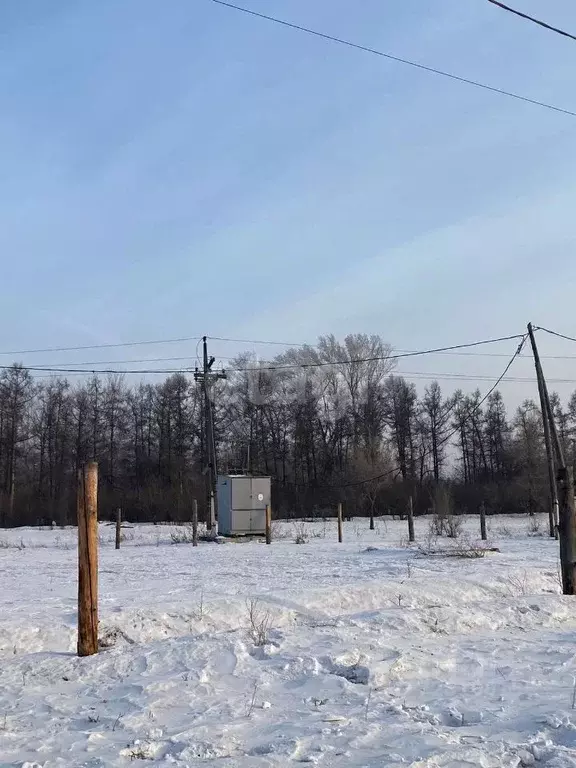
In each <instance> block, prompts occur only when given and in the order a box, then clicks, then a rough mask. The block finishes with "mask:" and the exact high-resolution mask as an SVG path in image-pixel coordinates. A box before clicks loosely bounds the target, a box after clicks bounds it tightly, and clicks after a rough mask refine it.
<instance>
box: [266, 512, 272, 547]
mask: <svg viewBox="0 0 576 768" xmlns="http://www.w3.org/2000/svg"><path fill="white" fill-rule="evenodd" d="M266 544H272V507H271V506H270V504H266Z"/></svg>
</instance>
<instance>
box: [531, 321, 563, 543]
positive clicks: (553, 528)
mask: <svg viewBox="0 0 576 768" xmlns="http://www.w3.org/2000/svg"><path fill="white" fill-rule="evenodd" d="M528 334H529V336H530V344H531V345H532V353H533V355H534V364H535V366H536V378H537V380H538V395H539V396H540V410H541V411H542V424H543V427H544V445H545V447H546V464H547V469H548V488H549V494H550V499H549V506H548V529H549V533H550V536H551V537H552V538H554V537H556V538H557V537H558V490H557V487H556V477H555V472H554V453H553V449H552V438H551V429H550V427H551V423H550V414H549V401H548V392H547V390H546V382H545V380H544V374H543V373H542V365H541V363H540V355H539V354H538V347H537V346H536V339H535V338H534V329H533V328H532V323H528ZM552 421H553V419H552Z"/></svg>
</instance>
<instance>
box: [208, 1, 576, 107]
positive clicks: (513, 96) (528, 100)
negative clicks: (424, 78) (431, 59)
mask: <svg viewBox="0 0 576 768" xmlns="http://www.w3.org/2000/svg"><path fill="white" fill-rule="evenodd" d="M210 2H212V3H216V5H222V6H224V7H225V8H232V9H233V10H235V11H240V12H241V13H245V14H248V15H249V16H255V17H256V18H259V19H265V20H266V21H271V22H273V23H274V24H280V25H281V26H283V27H289V28H290V29H296V30H298V31H299V32H305V33H306V34H308V35H313V36H314V37H320V38H322V39H323V40H329V41H330V42H332V43H338V44H340V45H346V46H348V47H349V48H355V49H356V50H359V51H364V52H365V53H372V54H373V55H375V56H380V57H381V58H384V59H390V60H391V61H395V62H397V63H399V64H406V65H408V66H410V67H415V68H416V69H421V70H423V71H425V72H430V73H431V74H434V75H440V76H442V77H447V78H449V79H450V80H456V81H457V82H459V83H465V84H466V85H472V86H474V87H475V88H482V89H483V90H485V91H491V92H492V93H498V94H500V95H501V96H508V97H509V98H511V99H516V100H517V101H524V102H526V103H528V104H534V105H535V106H538V107H543V108H544V109H551V110H552V111H554V112H561V113H563V114H565V115H570V116H571V117H576V112H572V111H571V110H569V109H564V108H562V107H557V106H555V105H554V104H548V103H546V102H544V101H538V100H537V99H531V98H529V97H528V96H522V95H521V94H519V93H514V92H513V91H506V90H504V89H503V88H496V87H495V86H493V85H487V84H486V83H482V82H480V81H479V80H472V79H470V78H467V77H461V76H460V75H455V74H453V73H452V72H446V71H445V70H442V69H436V68H435V67H429V66H427V65H425V64H419V63H418V62H416V61H411V60H410V59H404V58H402V57H400V56H393V55H392V54H391V53H385V52H384V51H380V50H378V49H377V48H370V47H369V46H366V45H360V44H359V43H353V42H352V41H350V40H345V39H344V38H341V37H335V36H334V35H329V34H326V33H325V32H319V31H318V30H315V29H311V28H310V27H304V26H302V25H301V24H294V23H292V22H289V21H285V20H284V19H279V18H277V17H276V16H268V15H267V14H265V13H259V12H258V11H253V10H252V9H250V8H244V7H243V6H240V5H235V4H234V3H228V2H225V0H210Z"/></svg>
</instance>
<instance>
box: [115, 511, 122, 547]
mask: <svg viewBox="0 0 576 768" xmlns="http://www.w3.org/2000/svg"><path fill="white" fill-rule="evenodd" d="M121 539H122V509H121V507H118V509H117V510H116V549H120V541H121Z"/></svg>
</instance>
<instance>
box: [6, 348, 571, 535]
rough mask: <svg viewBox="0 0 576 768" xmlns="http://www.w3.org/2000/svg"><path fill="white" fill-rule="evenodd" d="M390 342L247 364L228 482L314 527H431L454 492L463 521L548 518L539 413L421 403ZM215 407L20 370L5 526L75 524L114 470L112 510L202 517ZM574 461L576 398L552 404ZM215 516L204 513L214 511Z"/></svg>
mask: <svg viewBox="0 0 576 768" xmlns="http://www.w3.org/2000/svg"><path fill="white" fill-rule="evenodd" d="M390 354H391V351H390V348H389V346H388V345H387V344H385V343H384V342H383V341H382V340H381V339H380V338H379V337H377V336H364V335H353V336H348V337H347V338H346V339H345V340H344V341H343V342H339V341H338V340H336V339H335V338H334V337H332V336H328V337H323V338H321V339H320V340H319V343H318V345H317V346H315V347H308V346H305V347H301V348H294V349H289V350H288V351H287V352H285V353H283V354H282V355H280V356H277V357H276V358H274V360H272V361H269V362H266V363H263V362H261V361H258V360H256V359H255V358H254V356H253V355H251V354H244V355H240V356H239V357H238V358H237V360H236V361H235V362H234V364H233V365H232V366H231V370H230V371H229V376H228V380H227V381H226V382H222V383H219V384H218V385H217V388H216V389H215V391H214V392H213V400H214V403H215V414H214V416H215V431H216V439H217V444H218V454H219V464H220V470H221V471H238V470H242V471H248V472H253V473H262V474H267V475H268V474H269V475H272V476H273V477H274V479H275V483H274V488H275V508H276V511H277V513H279V514H283V515H310V514H313V513H315V512H318V513H320V512H321V511H322V510H323V509H324V508H326V507H328V506H330V505H333V504H335V503H336V502H337V501H345V502H346V503H347V504H348V508H349V510H352V511H353V513H354V514H370V513H372V514H377V513H403V512H404V510H405V504H406V499H407V496H408V494H412V495H413V496H414V498H415V499H416V508H417V511H418V512H422V511H424V510H426V509H428V508H430V507H431V506H432V504H433V499H434V491H435V488H437V487H438V485H439V484H442V483H443V484H446V483H450V485H451V486H452V492H453V497H454V499H455V501H456V506H457V508H460V509H462V510H472V509H475V508H476V507H477V505H478V504H479V503H480V502H481V501H485V502H486V503H487V504H488V507H489V509H491V510H492V511H494V512H498V511H503V510H507V511H510V512H528V513H534V512H537V511H541V510H543V509H545V506H546V498H547V494H546V471H545V462H544V447H543V438H542V429H541V420H540V413H539V411H538V408H537V407H536V405H535V403H534V402H533V401H526V402H525V403H523V404H522V405H521V406H520V407H519V408H518V409H517V411H516V412H515V413H514V414H512V415H511V416H509V415H508V414H507V413H506V408H505V404H504V401H503V399H502V396H501V394H500V393H499V392H494V393H493V394H492V395H491V396H490V397H489V398H488V399H487V400H486V402H485V403H481V402H480V401H481V395H480V393H479V392H473V393H467V394H466V393H463V392H461V391H458V392H456V393H455V394H453V395H450V396H445V395H444V394H443V393H442V390H441V387H440V385H439V384H438V382H432V383H431V384H430V385H429V386H427V387H426V388H425V389H424V391H423V392H422V393H421V395H420V396H419V395H418V392H417V390H416V388H415V386H414V384H412V383H410V382H408V381H406V380H405V379H404V378H402V377H401V376H398V375H394V373H393V370H394V363H393V360H392V359H390ZM199 395H200V393H199V391H198V389H197V386H196V385H195V383H194V382H193V381H192V380H191V378H190V377H189V376H186V375H184V374H175V375H171V376H168V377H167V378H165V379H164V380H163V381H161V382H160V383H152V382H150V381H147V382H143V383H139V384H136V385H133V384H129V383H127V382H126V381H125V380H124V379H123V378H122V377H121V376H120V375H114V376H108V377H107V378H105V379H101V378H98V377H94V376H93V377H91V378H86V379H84V380H82V381H81V382H76V383H75V384H74V385H72V384H71V383H70V382H69V381H67V380H66V379H61V378H52V379H49V380H47V381H46V380H40V379H33V378H32V377H31V375H30V373H29V372H28V371H27V370H26V369H24V368H23V367H21V366H19V365H14V366H13V367H11V368H9V369H7V370H5V371H4V372H3V373H2V374H1V375H0V525H2V526H10V525H22V524H35V523H39V522H43V523H47V522H52V521H54V522H56V523H57V524H66V523H70V522H74V519H75V511H74V489H75V477H76V473H77V469H78V467H79V466H80V465H81V464H82V463H83V462H84V461H86V460H88V459H96V460H97V461H98V462H99V464H100V477H101V489H100V496H101V500H102V501H101V509H102V510H103V513H104V514H108V513H109V514H112V512H113V510H114V508H115V507H117V506H122V507H123V508H124V510H125V514H126V515H127V516H128V518H131V519H134V520H154V521H160V520H183V519H188V518H189V516H190V510H191V499H192V498H194V497H196V498H198V499H199V500H201V501H203V493H204V491H203V489H204V480H203V476H202V453H203V440H204V436H203V428H202V419H201V412H202V409H201V401H200V396H199ZM553 407H554V411H555V414H556V419H557V423H558V427H559V430H560V435H561V439H562V441H563V442H564V446H565V449H566V453H567V455H568V456H570V457H571V458H572V459H574V454H575V451H574V447H575V444H576V393H575V395H573V396H572V398H571V399H570V402H569V403H568V404H567V405H566V407H565V408H564V407H563V405H562V403H561V402H560V399H559V398H558V397H557V396H554V398H553ZM201 508H202V504H201Z"/></svg>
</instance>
